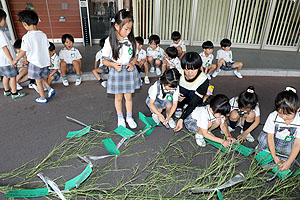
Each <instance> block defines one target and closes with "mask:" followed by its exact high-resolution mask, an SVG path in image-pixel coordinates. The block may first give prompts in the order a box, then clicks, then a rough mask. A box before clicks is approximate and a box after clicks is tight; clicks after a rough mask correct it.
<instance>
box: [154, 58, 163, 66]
mask: <svg viewBox="0 0 300 200" xmlns="http://www.w3.org/2000/svg"><path fill="white" fill-rule="evenodd" d="M156 60H159V61H160V65H159V66H156V64H155V62H156ZM162 63H163V61H162V60H161V59H156V58H153V66H155V67H160V66H161V65H162Z"/></svg>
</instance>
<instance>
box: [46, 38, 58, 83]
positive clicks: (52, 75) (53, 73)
mask: <svg viewBox="0 0 300 200" xmlns="http://www.w3.org/2000/svg"><path fill="white" fill-rule="evenodd" d="M49 44H50V46H49V53H50V57H51V64H50V66H49V75H48V84H49V85H50V84H51V83H52V81H58V80H59V77H60V67H59V66H60V59H59V57H58V56H57V55H56V53H55V45H54V44H53V43H52V42H49Z"/></svg>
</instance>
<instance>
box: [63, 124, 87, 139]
mask: <svg viewBox="0 0 300 200" xmlns="http://www.w3.org/2000/svg"><path fill="white" fill-rule="evenodd" d="M90 131H91V126H87V127H85V128H83V129H81V130H79V131H69V132H68V135H67V138H71V137H81V136H83V135H85V134H87V133H89V132H90Z"/></svg>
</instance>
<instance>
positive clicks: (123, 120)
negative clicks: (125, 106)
mask: <svg viewBox="0 0 300 200" xmlns="http://www.w3.org/2000/svg"><path fill="white" fill-rule="evenodd" d="M119 126H123V127H125V128H126V123H125V119H124V118H119V117H118V127H119Z"/></svg>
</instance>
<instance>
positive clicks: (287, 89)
mask: <svg viewBox="0 0 300 200" xmlns="http://www.w3.org/2000/svg"><path fill="white" fill-rule="evenodd" d="M285 91H292V92H294V93H295V94H296V93H297V90H296V89H295V88H293V87H290V86H288V87H286V88H285Z"/></svg>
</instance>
